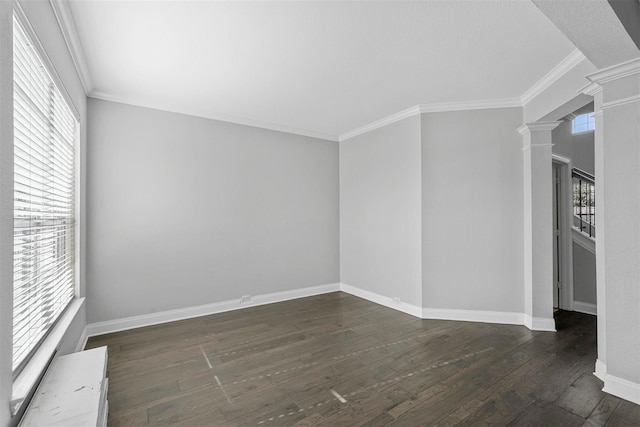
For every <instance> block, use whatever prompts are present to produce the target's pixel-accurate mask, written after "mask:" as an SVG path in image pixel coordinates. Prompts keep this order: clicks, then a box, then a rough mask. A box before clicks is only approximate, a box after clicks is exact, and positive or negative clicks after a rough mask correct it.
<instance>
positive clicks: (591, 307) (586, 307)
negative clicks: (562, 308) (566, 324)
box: [573, 301, 598, 316]
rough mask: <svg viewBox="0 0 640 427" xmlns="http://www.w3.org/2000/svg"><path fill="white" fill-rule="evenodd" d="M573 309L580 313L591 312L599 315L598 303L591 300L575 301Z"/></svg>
mask: <svg viewBox="0 0 640 427" xmlns="http://www.w3.org/2000/svg"><path fill="white" fill-rule="evenodd" d="M573 311H577V312H578V313H584V314H591V315H593V316H597V315H598V306H597V305H596V304H591V303H590V302H582V301H574V302H573Z"/></svg>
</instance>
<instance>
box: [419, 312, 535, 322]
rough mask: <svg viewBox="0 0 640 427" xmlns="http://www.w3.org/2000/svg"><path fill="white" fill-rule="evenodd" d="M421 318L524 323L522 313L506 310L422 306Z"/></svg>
mask: <svg viewBox="0 0 640 427" xmlns="http://www.w3.org/2000/svg"><path fill="white" fill-rule="evenodd" d="M422 318H423V319H438V320H456V321H459V322H480V323H500V324H503V325H524V315H523V314H522V313H514V312H507V311H482V310H451V309H446V308H423V309H422Z"/></svg>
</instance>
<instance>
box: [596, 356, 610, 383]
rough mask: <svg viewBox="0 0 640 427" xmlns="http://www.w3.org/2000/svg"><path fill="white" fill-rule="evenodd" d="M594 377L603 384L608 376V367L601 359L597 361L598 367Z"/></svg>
mask: <svg viewBox="0 0 640 427" xmlns="http://www.w3.org/2000/svg"><path fill="white" fill-rule="evenodd" d="M593 375H595V376H596V377H597V378H598V379H599V380H600V381H603V382H604V378H605V377H606V376H607V365H605V364H604V363H603V362H602V361H601V360H600V359H597V360H596V367H595V371H594V372H593Z"/></svg>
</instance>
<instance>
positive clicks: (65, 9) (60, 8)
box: [49, 0, 93, 95]
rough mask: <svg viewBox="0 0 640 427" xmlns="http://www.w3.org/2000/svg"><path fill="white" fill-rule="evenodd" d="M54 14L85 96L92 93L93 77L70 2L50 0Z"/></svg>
mask: <svg viewBox="0 0 640 427" xmlns="http://www.w3.org/2000/svg"><path fill="white" fill-rule="evenodd" d="M49 3H50V4H51V7H52V9H53V13H54V15H55V16H56V20H57V21H58V26H59V27H60V31H61V32H62V37H63V38H64V42H65V44H66V45H67V50H68V51H69V54H70V55H71V59H72V60H73V64H74V65H75V68H76V72H77V73H78V77H79V78H80V83H81V84H82V88H83V89H84V93H85V95H88V94H89V93H91V90H92V89H93V84H92V83H91V76H90V75H89V68H88V67H87V61H86V59H85V56H84V50H83V49H82V43H80V38H79V37H78V30H77V28H76V23H75V20H74V19H73V14H72V13H71V8H70V7H69V2H68V1H63V0H49Z"/></svg>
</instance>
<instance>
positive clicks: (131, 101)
mask: <svg viewBox="0 0 640 427" xmlns="http://www.w3.org/2000/svg"><path fill="white" fill-rule="evenodd" d="M88 96H89V98H95V99H101V100H103V101H109V102H117V103H119V104H128V105H133V106H136V107H144V108H151V109H154V110H160V111H166V112H170V113H176V114H184V115H188V116H193V117H201V118H204V119H211V120H217V121H220V122H227V123H233V124H236V125H243V126H251V127H254V128H260V129H267V130H272V131H276V132H283V133H289V134H293V135H300V136H306V137H309V138H317V139H324V140H326V141H333V142H338V138H337V137H336V136H334V135H328V134H323V133H318V132H313V131H308V130H304V129H298V128H293V127H288V126H282V125H278V124H274V123H266V122H261V121H258V120H252V119H242V118H237V117H231V116H227V115H224V114H217V113H210V112H202V111H179V110H176V109H174V108H170V107H167V106H165V105H159V104H156V103H152V102H151V103H150V102H145V101H141V100H138V99H135V98H129V97H123V96H114V95H109V94H107V93H104V92H100V91H97V90H93V91H92V92H91V93H90V94H89V95H88Z"/></svg>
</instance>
